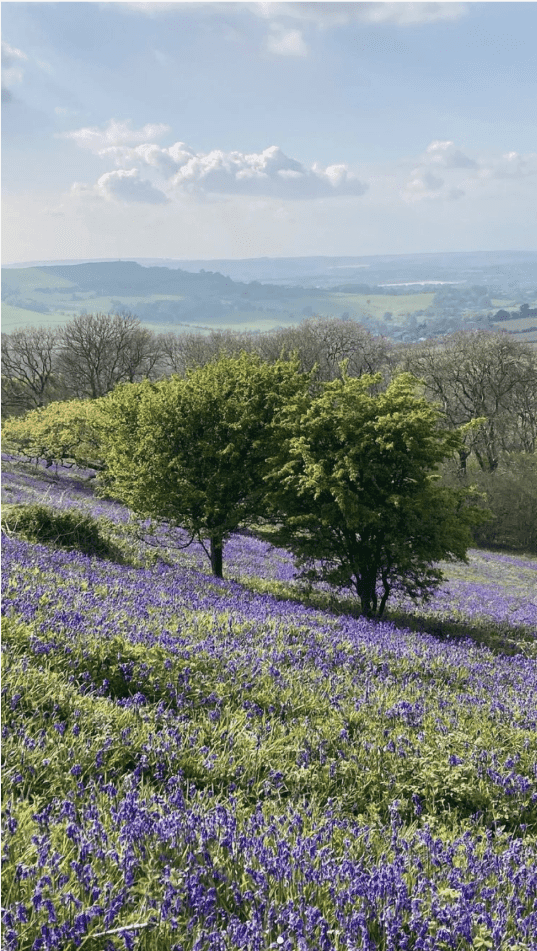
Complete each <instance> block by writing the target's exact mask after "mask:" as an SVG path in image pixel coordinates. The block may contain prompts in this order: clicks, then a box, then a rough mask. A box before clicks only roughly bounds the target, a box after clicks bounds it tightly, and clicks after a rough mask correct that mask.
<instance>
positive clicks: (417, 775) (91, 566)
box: [2, 460, 537, 951]
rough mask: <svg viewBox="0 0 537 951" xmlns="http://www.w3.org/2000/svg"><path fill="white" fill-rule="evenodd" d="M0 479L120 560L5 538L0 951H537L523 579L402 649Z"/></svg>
mask: <svg viewBox="0 0 537 951" xmlns="http://www.w3.org/2000/svg"><path fill="white" fill-rule="evenodd" d="M6 465H7V467H8V468H10V469H11V472H10V473H9V478H7V479H5V480H4V490H5V491H6V490H7V492H8V496H9V498H10V499H11V500H12V501H19V502H20V501H28V500H32V499H33V500H35V499H36V498H39V497H43V496H46V501H47V504H49V505H51V506H55V507H57V508H59V509H62V510H64V509H66V508H69V507H77V508H80V509H82V510H84V511H86V512H90V513H92V514H93V516H94V517H96V518H99V519H101V525H102V526H103V529H106V530H107V531H110V532H115V533H116V536H117V538H118V539H119V540H121V539H123V541H124V542H125V540H127V539H130V543H131V546H134V548H132V547H131V564H128V563H127V564H118V563H115V562H110V561H106V560H102V559H99V558H95V557H94V558H92V557H88V556H86V555H81V554H80V553H78V552H76V551H66V550H62V549H60V548H52V547H47V546H45V545H39V544H32V543H31V542H28V541H25V540H24V539H22V538H20V537H17V535H16V534H10V535H8V536H5V537H4V538H3V547H4V571H3V585H4V598H3V611H4V615H5V616H4V648H5V661H6V662H5V667H4V676H3V691H4V703H3V707H2V710H3V753H4V757H5V767H4V782H3V785H2V791H3V794H4V798H5V807H6V810H5V822H4V837H3V856H4V866H3V897H4V906H5V912H4V933H3V939H4V945H5V948H6V951H18V949H20V948H23V947H24V948H31V947H34V948H39V947H41V948H43V947H49V948H57V949H61V948H67V947H71V946H73V947H75V946H80V945H81V944H85V945H88V946H90V947H95V948H104V947H107V948H109V949H111V951H112V949H113V951H120V949H121V948H125V947H127V948H129V947H132V948H134V947H136V946H137V944H138V945H139V946H140V948H148V949H149V948H151V949H156V948H158V949H159V951H173V949H177V948H178V947H181V948H182V949H184V951H194V949H197V951H200V949H209V948H210V949H211V951H213V949H214V951H216V949H218V951H220V949H221V951H251V949H252V948H260V949H269V948H280V947H282V948H284V949H285V948H288V949H289V951H292V949H293V951H294V949H298V948H304V949H308V951H309V949H318V948H322V949H323V951H344V949H349V948H351V947H356V948H362V949H365V948H373V947H376V948H377V949H382V951H388V949H390V948H404V947H408V948H411V947H415V948H418V947H419V946H421V947H424V948H430V949H431V951H433V949H438V951H440V948H443V947H446V948H448V947H452V948H455V947H456V948H457V949H458V951H475V949H478V948H479V949H484V948H494V949H495V951H509V949H514V948H517V951H533V948H534V947H535V943H534V938H535V863H536V859H537V850H536V846H535V832H536V830H537V778H536V776H535V769H534V765H535V759H536V756H537V732H536V729H535V727H536V725H537V707H536V699H537V664H536V660H535V657H536V653H535V630H536V623H537V613H536V612H537V603H536V602H535V598H534V595H532V594H531V592H532V591H533V592H534V591H535V577H536V568H537V563H536V562H535V561H531V560H529V559H523V558H515V557H508V556H500V555H490V554H487V553H479V552H474V553H472V555H471V560H470V565H469V567H468V568H465V569H462V571H463V573H462V574H459V575H457V573H455V574H454V575H452V576H450V577H449V580H448V582H447V583H446V585H445V587H444V589H443V591H442V593H441V597H440V598H439V599H438V600H436V601H435V603H434V604H433V605H432V606H431V607H430V609H429V612H428V613H425V614H423V615H422V621H424V622H426V623H429V626H430V628H431V630H436V632H437V633H436V635H433V634H431V633H419V632H418V631H414V632H413V631H412V630H410V629H409V628H408V627H404V626H402V625H401V624H400V623H396V621H395V620H392V621H386V622H381V623H372V622H369V621H365V620H364V619H363V618H360V617H358V616H356V614H355V613H353V612H352V605H351V604H349V603H348V602H345V601H344V600H342V599H339V598H337V597H334V596H332V597H331V596H330V595H329V592H326V591H321V590H319V591H317V592H310V596H309V603H305V595H304V593H303V592H301V591H300V590H299V589H298V588H297V587H296V581H295V580H294V570H293V565H292V563H291V562H290V561H289V558H288V556H287V555H286V553H285V552H282V551H280V550H278V549H273V548H271V546H269V545H268V544H267V543H265V542H261V541H259V540H257V539H255V538H254V537H252V536H249V535H240V536H236V537H235V538H234V539H232V540H231V541H230V543H229V552H228V558H227V562H228V563H229V564H230V565H232V574H233V576H234V578H235V580H233V581H232V580H228V581H216V580H215V579H214V578H212V577H209V576H208V575H207V574H206V573H205V572H206V569H205V562H204V561H203V559H204V558H205V555H204V553H203V552H202V551H201V550H198V549H187V551H186V552H179V551H178V550H177V547H176V545H177V543H178V542H180V541H181V539H182V533H181V531H180V530H179V529H177V530H175V532H172V533H171V534H170V533H164V534H163V535H160V534H157V536H156V537H155V536H151V535H150V534H149V535H147V536H145V541H144V540H143V533H142V535H141V536H140V537H139V538H138V540H136V534H135V533H133V531H132V525H130V527H129V517H128V513H127V512H126V510H124V509H123V508H122V507H121V506H118V505H116V504H115V503H106V502H103V501H99V500H97V499H95V498H94V496H93V493H92V489H91V486H90V484H89V483H88V481H87V475H88V473H85V472H77V471H73V470H61V469H60V470H59V471H58V472H57V473H52V472H51V471H50V470H43V469H42V468H39V467H38V468H37V469H36V468H35V467H29V466H24V465H23V466H21V465H20V464H19V463H17V462H16V460H6ZM105 519H106V521H104V520H105ZM155 541H157V542H158V544H159V545H160V547H159V549H157V553H156V555H157V557H155V549H154V548H151V547H150V543H153V544H154V542H155ZM151 552H153V557H152V558H151V557H150V554H151ZM133 555H135V557H136V559H138V563H139V564H140V565H142V564H145V567H141V566H140V567H135V566H134V564H133V563H132V556H133ZM315 598H317V606H316V607H314V606H313V602H314V601H315ZM532 598H533V600H532ZM447 632H450V633H451V636H449V635H448V633H447ZM480 641H481V643H479V642H480ZM45 939H46V944H44V941H45ZM280 939H281V940H280Z"/></svg>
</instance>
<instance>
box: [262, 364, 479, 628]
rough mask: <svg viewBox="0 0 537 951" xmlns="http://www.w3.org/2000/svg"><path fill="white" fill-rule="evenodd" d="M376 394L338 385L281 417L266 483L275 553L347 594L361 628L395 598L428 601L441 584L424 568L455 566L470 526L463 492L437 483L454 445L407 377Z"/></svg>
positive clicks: (452, 434) (456, 436) (356, 383)
mask: <svg viewBox="0 0 537 951" xmlns="http://www.w3.org/2000/svg"><path fill="white" fill-rule="evenodd" d="M378 383H380V376H377V377H374V376H370V375H366V376H363V377H361V378H360V379H351V378H349V377H346V376H344V377H343V379H340V380H335V381H334V382H332V383H328V384H326V385H325V386H324V388H323V390H322V392H321V394H320V395H319V396H318V397H317V398H315V399H313V400H311V401H308V400H307V399H303V400H302V405H301V406H296V405H295V406H291V407H289V408H288V410H287V412H285V411H284V414H283V421H282V424H281V427H280V431H279V440H278V442H279V446H280V449H279V452H278V454H277V456H275V457H274V459H273V460H272V472H271V475H270V477H269V487H270V496H269V498H270V504H271V507H272V513H273V515H274V516H275V517H279V518H280V519H281V521H282V523H283V524H282V528H281V531H280V532H279V535H278V540H279V542H280V543H283V544H284V545H287V546H289V547H290V548H291V549H292V550H293V551H294V552H295V553H296V555H297V556H298V557H299V561H300V563H301V564H302V565H303V566H305V567H306V570H307V574H308V576H309V577H311V578H314V579H324V580H326V581H329V582H331V583H333V584H336V585H339V586H343V587H345V586H353V587H354V588H355V590H356V592H357V594H358V596H359V598H360V601H361V605H362V610H363V612H364V614H365V615H366V616H368V617H370V616H373V615H377V616H378V617H380V616H381V615H382V613H383V610H384V607H385V605H386V602H387V600H388V598H389V596H390V594H391V593H392V592H393V591H394V590H399V591H401V590H402V591H404V592H405V593H406V594H407V595H409V596H410V597H412V598H425V597H427V596H428V594H429V593H430V592H431V591H432V590H433V589H434V588H435V587H437V586H438V584H439V583H440V581H441V580H442V573H441V571H440V569H439V568H438V567H436V566H435V565H434V563H435V562H437V561H439V560H440V559H450V560H452V559H461V560H464V559H465V558H466V549H467V547H468V546H469V544H470V543H471V534H470V531H469V526H470V525H471V524H473V523H474V522H475V521H477V520H479V518H480V513H479V512H478V510H477V509H476V508H475V506H472V505H470V504H468V503H467V502H466V501H465V499H464V496H463V493H462V492H457V491H455V490H451V489H447V488H444V487H440V486H438V485H437V484H436V482H435V479H436V478H437V469H438V466H439V464H440V463H441V462H442V461H443V460H444V459H445V458H447V457H448V456H450V455H451V454H453V453H454V452H455V451H456V450H457V449H458V448H459V446H460V445H461V442H462V435H461V433H460V432H456V431H448V430H443V429H441V428H440V426H439V420H440V413H439V411H438V410H437V409H436V408H435V407H433V406H432V405H431V404H430V403H429V402H428V401H427V400H426V399H425V398H423V397H419V396H417V395H416V384H417V381H416V380H415V379H414V378H413V377H412V376H410V375H409V374H402V375H400V376H398V377H396V378H395V379H394V380H393V381H392V382H391V383H390V385H389V386H388V388H387V389H386V390H385V391H384V392H380V393H378V394H376V395H374V394H372V393H371V390H372V387H373V386H374V385H376V384H378ZM481 517H482V513H481ZM379 586H380V588H381V594H380V601H379Z"/></svg>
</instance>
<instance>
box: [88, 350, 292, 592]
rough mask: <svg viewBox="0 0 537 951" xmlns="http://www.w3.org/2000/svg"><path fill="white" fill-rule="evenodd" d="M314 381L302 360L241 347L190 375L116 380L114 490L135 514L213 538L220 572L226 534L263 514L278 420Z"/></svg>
mask: <svg viewBox="0 0 537 951" xmlns="http://www.w3.org/2000/svg"><path fill="white" fill-rule="evenodd" d="M308 381H309V378H308V377H307V376H306V375H303V374H300V373H299V372H298V367H297V364H296V362H293V361H283V360H280V361H277V362H275V363H273V364H268V363H264V362H263V361H262V360H261V359H260V358H259V357H258V356H256V355H253V354H248V353H242V354H239V355H238V356H221V357H220V358H218V359H217V360H214V361H212V362H210V363H208V364H206V365H205V366H202V367H199V368H197V369H195V370H191V371H189V372H188V373H187V376H186V377H185V378H184V379H181V378H179V377H172V378H171V379H169V380H163V381H160V382H158V383H154V384H151V383H148V382H144V383H141V384H134V385H125V386H120V387H117V388H116V390H115V391H114V392H113V393H111V394H110V395H109V396H108V397H107V398H106V399H105V400H104V401H103V406H104V410H105V413H106V414H107V415H108V419H109V424H110V425H109V438H108V443H107V448H106V452H105V456H106V465H107V482H108V485H109V490H110V491H111V493H112V494H113V495H114V496H115V497H116V498H119V499H121V500H122V501H124V502H125V503H126V504H127V505H129V506H130V507H131V508H132V509H133V511H135V512H136V513H137V514H140V515H145V516H151V517H156V518H161V519H167V520H169V521H171V522H174V523H177V524H180V525H182V526H183V527H185V528H186V529H187V531H188V532H189V533H190V534H191V536H192V538H197V539H198V540H199V541H201V542H202V543H203V544H204V545H205V544H206V543H207V542H208V544H209V551H208V554H210V559H211V566H212V570H213V573H214V574H215V575H217V576H218V577H221V576H222V551H223V544H224V541H225V539H226V538H227V537H228V536H229V535H230V533H231V532H232V531H234V530H235V529H237V528H238V526H240V525H242V524H244V523H247V522H248V521H249V520H251V519H253V518H255V517H259V516H260V515H262V514H263V513H264V494H265V485H264V482H263V473H264V468H265V466H266V458H267V455H268V454H269V446H270V443H271V440H272V438H273V430H272V428H271V424H272V422H273V420H274V419H275V416H276V415H277V414H278V413H279V412H280V411H281V410H282V408H283V407H284V406H285V405H286V404H287V403H289V401H290V400H291V399H292V398H293V397H294V396H296V394H297V393H299V392H305V391H306V389H307V386H308Z"/></svg>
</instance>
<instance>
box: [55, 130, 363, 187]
mask: <svg viewBox="0 0 537 951" xmlns="http://www.w3.org/2000/svg"><path fill="white" fill-rule="evenodd" d="M164 129H165V127H163V126H151V125H146V126H144V128H143V129H141V130H138V131H132V130H130V129H129V127H128V123H126V122H117V121H116V120H111V122H109V123H108V126H107V128H106V130H105V131H103V130H101V129H96V128H94V129H79V130H78V131H76V132H69V133H66V137H67V138H70V139H73V140H74V141H75V142H77V144H78V145H80V146H81V147H82V148H88V149H90V150H91V151H92V152H94V153H95V154H96V155H98V156H100V157H101V158H103V159H105V160H108V161H113V163H114V165H115V166H116V167H117V168H119V169H122V170H123V173H118V172H108V173H106V175H108V176H115V177H109V178H107V177H106V176H103V177H102V178H101V179H99V182H101V183H102V182H103V181H104V185H101V186H99V187H98V192H99V193H103V194H106V195H111V194H114V195H115V196H116V197H117V195H118V194H119V192H121V196H122V197H123V198H125V200H126V199H128V197H129V195H131V194H132V198H133V200H142V199H136V197H135V196H136V195H140V194H141V180H138V179H135V178H134V172H135V170H136V169H142V168H145V169H147V170H151V177H152V178H155V179H157V180H158V179H159V177H160V179H161V180H163V181H162V184H165V183H166V182H167V183H168V188H167V191H172V192H175V193H176V194H177V195H179V194H180V193H190V194H194V195H198V196H201V195H204V194H210V195H251V196H265V197H273V198H284V199H294V198H297V199H304V198H329V197H335V196H337V195H363V194H364V192H365V191H366V190H367V185H365V184H364V183H363V182H361V181H359V179H358V178H357V177H356V176H355V175H353V174H351V172H350V171H349V169H348V168H347V166H346V165H343V164H337V165H336V164H333V165H329V166H328V167H326V168H325V167H323V166H321V165H319V164H314V165H313V166H312V167H311V168H309V167H307V166H306V165H303V164H302V163H301V162H299V161H297V160H296V159H293V158H290V157H289V156H288V155H285V153H284V152H282V150H281V149H280V148H278V147H277V146H276V145H273V146H270V148H267V149H264V150H263V151H262V152H253V153H243V152H238V151H237V152H224V151H222V150H221V149H214V150H213V151H211V152H206V153H204V152H198V153H197V152H196V151H195V150H194V149H192V148H190V147H189V146H188V145H186V144H185V143H184V142H175V143H174V144H173V145H171V146H169V147H167V148H165V147H162V146H160V145H158V144H157V143H155V142H143V143H142V144H140V145H135V146H129V145H127V144H121V140H123V141H125V140H126V139H128V138H130V139H131V140H132V139H133V138H136V137H141V135H142V134H145V133H147V132H153V131H154V130H158V131H159V133H160V131H163V130H164ZM103 145H104V147H103ZM125 169H129V176H130V178H129V179H126V177H125V174H124V170H125ZM157 184H158V181H157ZM147 185H150V183H147ZM151 187H152V188H153V186H151ZM103 189H104V191H103ZM145 193H146V194H153V196H155V194H162V193H161V192H160V191H159V190H158V189H153V191H152V192H151V193H150V192H149V191H148V190H147V187H146V191H145ZM143 200H157V199H156V198H155V197H153V199H145V198H144V199H143ZM159 200H162V199H159Z"/></svg>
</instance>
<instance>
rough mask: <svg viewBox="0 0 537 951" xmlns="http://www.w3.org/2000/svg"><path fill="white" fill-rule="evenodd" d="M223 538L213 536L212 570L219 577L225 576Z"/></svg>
mask: <svg viewBox="0 0 537 951" xmlns="http://www.w3.org/2000/svg"><path fill="white" fill-rule="evenodd" d="M222 548H223V545H222V539H221V538H214V537H211V570H212V573H213V575H215V576H216V577H217V578H223V577H224V576H223V574H222Z"/></svg>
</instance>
